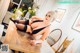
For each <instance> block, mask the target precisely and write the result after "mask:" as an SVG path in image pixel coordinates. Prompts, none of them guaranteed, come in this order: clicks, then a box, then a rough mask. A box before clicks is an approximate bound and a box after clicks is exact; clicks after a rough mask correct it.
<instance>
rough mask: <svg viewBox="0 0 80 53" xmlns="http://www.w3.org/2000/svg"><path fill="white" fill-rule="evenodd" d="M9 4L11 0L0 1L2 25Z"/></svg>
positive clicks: (0, 20) (0, 21)
mask: <svg viewBox="0 0 80 53" xmlns="http://www.w3.org/2000/svg"><path fill="white" fill-rule="evenodd" d="M9 3H10V0H0V23H2V20H3V18H4V16H5V14H6V12H7V9H8V6H9Z"/></svg>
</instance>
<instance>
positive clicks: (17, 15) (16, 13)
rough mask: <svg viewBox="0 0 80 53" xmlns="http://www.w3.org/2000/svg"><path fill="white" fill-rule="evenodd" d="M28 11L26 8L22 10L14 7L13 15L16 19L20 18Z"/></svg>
mask: <svg viewBox="0 0 80 53" xmlns="http://www.w3.org/2000/svg"><path fill="white" fill-rule="evenodd" d="M25 12H26V10H24V11H23V10H22V8H17V9H16V8H15V9H14V14H13V15H12V18H14V19H16V18H20V17H21V16H22V17H23V16H24V13H25Z"/></svg>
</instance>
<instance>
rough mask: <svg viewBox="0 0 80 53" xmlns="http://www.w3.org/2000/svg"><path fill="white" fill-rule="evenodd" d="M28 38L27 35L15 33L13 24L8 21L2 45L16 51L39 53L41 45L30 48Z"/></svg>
mask: <svg viewBox="0 0 80 53" xmlns="http://www.w3.org/2000/svg"><path fill="white" fill-rule="evenodd" d="M29 37H30V35H29V34H27V33H24V32H20V31H17V28H16V26H15V24H14V23H13V22H12V21H10V23H9V26H8V29H7V32H6V36H5V38H4V41H3V43H5V44H9V48H10V49H13V50H16V51H22V52H25V53H40V47H41V44H37V45H36V46H31V45H30V43H29V40H30V38H29Z"/></svg>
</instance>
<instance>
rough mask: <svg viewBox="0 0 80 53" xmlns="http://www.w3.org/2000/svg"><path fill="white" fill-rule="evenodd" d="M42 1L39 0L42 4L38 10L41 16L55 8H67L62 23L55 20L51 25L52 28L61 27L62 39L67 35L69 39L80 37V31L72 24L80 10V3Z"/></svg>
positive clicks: (52, 0)
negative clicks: (73, 27)
mask: <svg viewBox="0 0 80 53" xmlns="http://www.w3.org/2000/svg"><path fill="white" fill-rule="evenodd" d="M41 1H42V2H40V1H39V4H40V5H41V6H40V9H39V10H38V12H37V15H38V16H40V17H44V15H45V13H46V12H47V11H49V10H55V9H57V8H62V9H66V13H65V15H64V17H63V19H62V21H61V22H60V23H58V22H56V21H54V22H53V25H52V26H51V29H55V28H60V29H61V30H62V41H63V38H64V37H66V36H68V38H69V40H72V39H73V38H74V39H75V38H80V32H78V31H76V30H73V29H72V25H73V23H74V21H75V20H76V18H77V16H78V14H79V12H80V4H56V3H55V2H54V0H47V1H46V0H41ZM44 1H45V2H44ZM62 41H61V42H62Z"/></svg>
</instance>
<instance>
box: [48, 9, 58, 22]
mask: <svg viewBox="0 0 80 53" xmlns="http://www.w3.org/2000/svg"><path fill="white" fill-rule="evenodd" d="M48 13H50V14H51V17H50V22H53V20H55V19H56V16H57V11H56V10H55V11H48ZM48 13H47V14H48Z"/></svg>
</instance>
